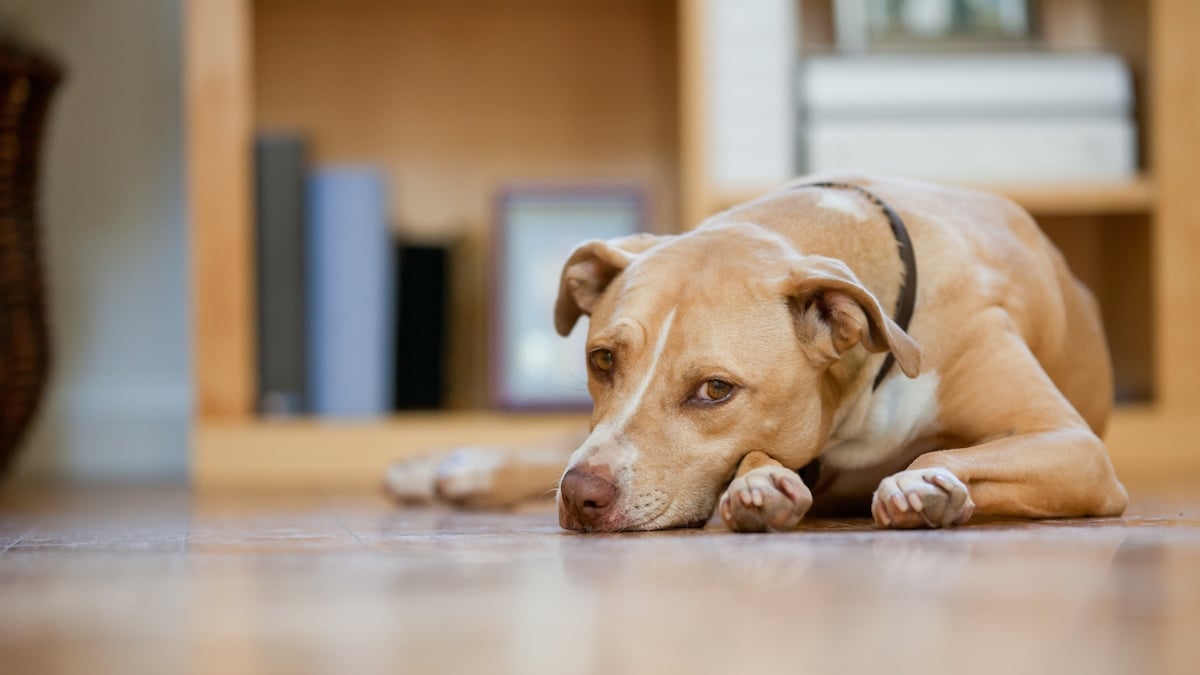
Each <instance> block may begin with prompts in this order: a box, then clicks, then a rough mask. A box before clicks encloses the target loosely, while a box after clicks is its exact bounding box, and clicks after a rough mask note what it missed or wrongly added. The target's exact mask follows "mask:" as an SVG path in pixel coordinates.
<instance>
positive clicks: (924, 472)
mask: <svg viewBox="0 0 1200 675" xmlns="http://www.w3.org/2000/svg"><path fill="white" fill-rule="evenodd" d="M974 512H975V502H973V501H971V494H970V493H969V492H968V491H967V486H966V485H964V484H963V482H962V481H961V480H959V479H958V477H957V476H955V475H954V474H953V473H951V472H950V471H949V470H947V469H943V468H941V467H932V468H928V469H912V470H909V471H901V472H900V473H898V474H895V475H892V476H888V477H887V478H884V479H883V480H882V481H880V483H879V489H877V490H875V495H874V496H873V497H872V498H871V514H872V515H873V516H875V524H876V525H878V526H880V527H895V528H902V529H911V528H915V527H947V526H949V525H962V524H963V523H965V522H967V520H968V519H969V518H970V517H971V514H972V513H974Z"/></svg>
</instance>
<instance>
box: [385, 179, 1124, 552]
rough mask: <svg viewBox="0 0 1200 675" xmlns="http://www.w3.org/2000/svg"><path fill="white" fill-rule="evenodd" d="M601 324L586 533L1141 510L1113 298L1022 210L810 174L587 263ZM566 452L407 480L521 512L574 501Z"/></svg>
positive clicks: (574, 477)
mask: <svg viewBox="0 0 1200 675" xmlns="http://www.w3.org/2000/svg"><path fill="white" fill-rule="evenodd" d="M814 183H828V184H829V186H826V187H817V186H813V185H812V184H814ZM864 188H865V189H864ZM889 207H890V209H893V210H894V213H895V214H896V216H897V217H896V218H895V220H898V221H900V224H895V223H890V221H889V217H888V215H887V210H888V208H889ZM889 225H890V226H889ZM905 234H907V236H908V237H910V238H911V242H908V241H906V240H905V237H904V235H905ZM906 249H907V253H908V254H912V253H915V256H910V257H912V260H911V261H910V263H909V265H908V266H906V263H905V260H904V256H905V254H906ZM906 267H907V269H906ZM914 291H915V292H914ZM906 292H907V295H909V296H910V297H909V301H910V303H911V310H912V318H911V323H909V324H908V326H907V330H905V329H904V328H903V327H902V326H900V325H898V324H897V321H896V320H895V319H894V318H893V317H894V316H898V315H899V314H898V313H897V314H893V312H894V311H895V310H894V308H897V307H898V306H899V307H901V309H903V305H904V304H905V297H904V296H905V295H906ZM581 315H589V316H590V317H591V320H590V323H589V326H588V342H587V345H588V346H587V350H588V355H587V358H588V364H589V373H590V374H589V378H588V387H589V390H590V391H591V394H592V398H593V400H594V402H595V407H594V410H593V413H592V429H591V433H590V435H588V436H587V438H586V439H584V441H583V443H582V444H580V445H579V446H578V449H576V450H575V451H574V452H573V453H572V454H571V455H570V458H569V460H567V465H566V472H565V474H563V475H562V478H561V481H560V483H559V492H558V505H559V522H560V523H561V525H562V526H563V527H564V528H568V529H574V530H588V531H616V530H652V529H662V528H669V527H679V526H695V525H700V524H703V523H705V522H706V521H707V520H708V519H709V518H710V516H711V514H712V512H713V510H714V507H716V508H717V510H719V512H720V514H721V516H722V518H723V519H724V521H725V522H726V523H727V524H728V526H729V527H730V528H731V529H734V530H738V531H759V530H788V529H791V528H794V527H795V526H796V525H797V523H798V522H799V521H800V519H801V517H802V516H804V515H805V514H806V513H807V512H809V510H810V507H811V508H812V509H813V510H814V511H819V512H822V513H833V512H854V511H861V512H864V513H865V512H867V511H868V510H869V511H870V513H872V514H873V516H874V518H875V522H876V523H877V524H878V525H879V526H881V527H896V528H912V527H941V526H947V525H958V524H961V523H964V522H966V521H967V520H968V519H969V518H970V517H971V515H972V514H973V513H974V514H984V515H989V516H1018V517H1032V518H1040V517H1067V516H1088V515H1098V516H1111V515H1119V514H1120V513H1122V511H1123V510H1124V509H1125V505H1126V500H1127V498H1126V494H1125V490H1124V489H1123V488H1122V486H1121V484H1120V483H1119V482H1118V481H1117V479H1116V476H1115V475H1114V472H1113V468H1112V465H1111V463H1110V462H1109V458H1108V455H1107V452H1106V450H1105V447H1104V444H1103V443H1102V442H1101V440H1100V437H1099V436H1100V434H1102V432H1103V430H1104V426H1105V423H1106V421H1107V418H1108V415H1109V412H1110V409H1111V401H1112V375H1111V371H1110V366H1109V360H1108V351H1107V347H1106V345H1105V340H1104V335H1103V332H1102V329H1101V324H1100V319H1099V314H1098V310H1097V306H1096V303H1095V301H1094V300H1093V299H1092V297H1091V295H1090V294H1089V293H1088V291H1087V290H1086V289H1085V288H1084V287H1083V286H1082V285H1081V284H1080V283H1079V282H1078V281H1076V280H1075V279H1074V277H1072V276H1071V273H1070V271H1069V270H1068V269H1067V266H1066V264H1065V262H1064V261H1063V258H1062V256H1061V255H1060V254H1059V252H1058V251H1057V250H1056V249H1055V248H1054V246H1053V245H1052V244H1051V243H1050V242H1049V241H1048V240H1047V239H1046V237H1045V236H1044V235H1043V234H1042V233H1041V231H1039V229H1038V228H1037V225H1036V224H1035V223H1034V221H1033V220H1032V219H1031V218H1030V217H1029V215H1028V214H1027V213H1025V211H1023V210H1022V209H1021V208H1020V207H1018V206H1017V205H1015V204H1014V203H1012V202H1011V201H1008V200H1006V199H1003V198H1000V197H997V196H993V195H990V194H986V193H981V192H974V191H968V190H962V189H952V188H946V187H940V186H937V185H931V184H927V183H918V182H910V181H902V180H897V179H891V178H881V177H862V176H826V177H820V178H809V179H806V180H802V181H799V182H797V183H796V184H793V185H792V186H788V187H785V188H783V189H780V190H778V191H776V192H774V193H772V194H769V195H767V196H765V197H762V198H760V199H758V200H755V201H753V202H750V203H748V204H745V205H742V206H739V207H736V208H734V209H731V210H729V211H726V212H724V213H721V214H718V215H716V216H714V217H712V218H710V219H709V220H707V221H706V222H704V223H703V224H702V225H701V226H700V227H699V228H698V229H696V230H694V231H692V232H688V233H686V234H682V235H678V236H662V237H657V236H651V235H639V236H636V237H631V238H626V239H621V240H615V241H608V242H602V241H592V242H588V243H585V244H583V245H581V246H580V247H579V248H578V249H576V250H575V252H574V253H573V254H572V256H571V258H570V260H569V261H568V262H567V264H566V267H565V268H564V270H563V275H562V286H561V288H560V291H559V299H558V304H557V307H556V308H555V323H556V326H557V328H558V331H559V332H560V333H562V334H564V335H565V334H567V333H569V332H570V331H571V329H572V327H573V326H574V325H575V323H576V321H577V319H578V318H579V317H580V316H581ZM889 355H890V356H889ZM893 361H894V365H893V364H892V362H893ZM564 454H565V453H564ZM563 456H564V455H556V453H555V452H554V451H553V450H551V449H546V450H543V451H541V452H540V453H528V452H519V451H509V452H499V453H497V452H492V451H466V452H460V453H457V454H455V455H451V456H450V457H449V458H448V459H446V458H442V459H438V458H434V459H428V460H425V461H424V462H416V463H409V464H404V465H400V466H398V467H395V468H394V469H393V474H392V485H393V486H394V487H395V489H396V490H397V492H398V493H400V494H401V495H405V494H407V495H412V494H431V493H432V492H433V486H438V489H439V490H440V493H441V494H442V495H443V496H444V497H446V498H449V499H451V500H453V501H459V502H464V503H475V504H502V503H511V502H513V501H516V500H517V499H521V498H526V497H534V496H537V494H539V493H541V492H543V491H544V490H546V488H547V487H552V486H553V481H554V480H555V479H557V477H558V475H559V471H560V470H561V469H562V460H563ZM801 469H803V471H802V472H801V473H798V471H799V470H801ZM802 475H803V476H804V478H807V479H808V482H809V484H807V485H806V483H805V482H804V480H802Z"/></svg>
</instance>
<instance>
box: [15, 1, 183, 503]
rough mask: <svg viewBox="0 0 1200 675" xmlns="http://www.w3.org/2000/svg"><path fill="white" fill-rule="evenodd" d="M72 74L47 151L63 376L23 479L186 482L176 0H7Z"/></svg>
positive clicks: (24, 28)
mask: <svg viewBox="0 0 1200 675" xmlns="http://www.w3.org/2000/svg"><path fill="white" fill-rule="evenodd" d="M0 21H3V22H5V23H6V24H8V30H9V31H10V32H12V31H13V30H14V28H15V32H16V34H18V35H21V36H23V37H25V38H27V39H28V40H29V41H32V42H34V43H36V44H38V45H40V46H43V47H45V48H47V49H48V50H49V51H51V52H52V53H54V54H56V55H57V56H58V58H59V60H60V61H61V62H62V63H63V64H64V66H65V68H66V72H67V77H66V80H65V82H64V83H63V85H62V87H61V89H60V90H59V95H58V98H57V100H56V101H55V102H54V106H53V108H52V113H51V117H50V124H49V127H48V128H49V136H48V138H47V141H48V145H47V153H46V155H45V156H44V158H43V161H44V163H43V172H42V176H43V179H44V180H43V191H42V205H43V209H42V214H43V225H44V228H45V229H44V237H43V244H44V250H45V252H46V259H45V261H44V262H45V264H46V266H47V269H48V272H49V278H48V284H49V289H50V307H51V318H52V321H53V325H52V331H53V334H54V373H53V381H52V384H51V388H50V390H49V392H48V396H47V397H46V399H45V400H44V404H43V408H42V411H41V414H40V417H39V420H38V423H37V426H36V428H35V430H34V433H33V434H32V436H30V437H28V438H27V442H26V444H25V446H24V448H23V452H22V455H21V457H20V458H19V461H18V471H17V472H18V476H19V477H20V478H22V479H44V478H55V479H66V480H71V481H104V482H113V481H129V480H136V481H140V480H157V479H182V478H183V477H184V476H185V471H186V458H187V429H188V419H189V414H190V412H189V411H190V407H191V406H190V398H189V397H190V385H189V377H190V376H189V362H188V359H189V357H188V353H189V352H188V335H189V331H188V326H187V322H188V310H187V299H188V295H187V257H186V248H185V226H184V208H183V198H184V193H183V147H182V124H181V100H180V98H181V82H180V33H181V27H180V25H179V23H180V0H0Z"/></svg>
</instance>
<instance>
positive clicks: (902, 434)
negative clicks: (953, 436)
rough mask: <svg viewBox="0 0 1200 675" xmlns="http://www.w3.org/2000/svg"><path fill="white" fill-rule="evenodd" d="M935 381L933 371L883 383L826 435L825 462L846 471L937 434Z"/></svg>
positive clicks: (891, 454) (895, 376)
mask: <svg viewBox="0 0 1200 675" xmlns="http://www.w3.org/2000/svg"><path fill="white" fill-rule="evenodd" d="M940 382H941V376H939V375H938V374H937V371H928V372H924V373H921V374H920V375H919V376H918V377H917V378H916V379H909V378H907V377H904V376H903V375H893V376H892V377H889V378H887V379H886V380H884V381H883V384H881V385H880V386H879V389H878V390H876V391H875V392H874V393H872V394H870V395H867V396H863V397H862V398H860V399H858V400H857V401H855V402H854V404H853V406H852V408H851V409H850V410H849V412H848V414H847V415H846V417H845V418H844V419H843V421H842V422H841V423H840V424H838V426H837V428H836V429H835V430H834V432H833V434H832V435H831V437H830V444H829V445H828V446H827V447H826V450H825V455H824V456H825V461H826V462H827V463H828V464H829V466H830V467H831V468H837V469H841V470H847V471H848V470H854V469H862V468H866V467H870V466H874V465H877V464H880V463H882V462H885V461H887V460H889V459H891V458H893V457H895V456H896V454H897V453H899V452H902V451H903V450H904V449H905V448H907V447H908V446H909V445H911V444H912V443H913V442H914V441H916V440H918V439H920V438H921V437H923V436H928V435H930V434H933V433H936V432H937V429H936V428H935V423H936V422H937V416H938V402H937V389H938V384H939V383H940Z"/></svg>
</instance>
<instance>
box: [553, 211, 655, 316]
mask: <svg viewBox="0 0 1200 675" xmlns="http://www.w3.org/2000/svg"><path fill="white" fill-rule="evenodd" d="M662 239H663V237H659V236H655V235H652V234H635V235H632V236H629V237H620V238H618V239H610V240H608V241H601V240H599V239H593V240H591V241H586V242H584V243H582V244H580V245H579V246H577V247H576V248H575V250H574V251H572V252H571V257H569V258H568V259H567V264H566V265H563V271H562V279H561V280H560V281H559V285H558V301H557V302H555V303H554V328H555V330H557V331H558V334H559V335H562V336H563V337H566V336H567V335H570V334H571V329H572V328H574V327H575V322H576V321H578V320H579V317H580V316H582V315H584V314H587V315H589V316H590V315H591V313H592V308H593V307H595V305H596V301H597V300H599V299H600V296H601V295H602V294H603V293H604V289H606V288H608V285H609V284H610V283H612V280H613V278H614V277H616V276H617V274H619V273H620V272H621V270H623V269H625V268H626V267H628V266H629V263H631V262H633V259H634V258H635V257H636V256H637V254H639V253H641V252H642V251H645V250H646V249H648V248H650V247H651V246H654V245H655V244H657V243H659V241H661V240H662Z"/></svg>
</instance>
